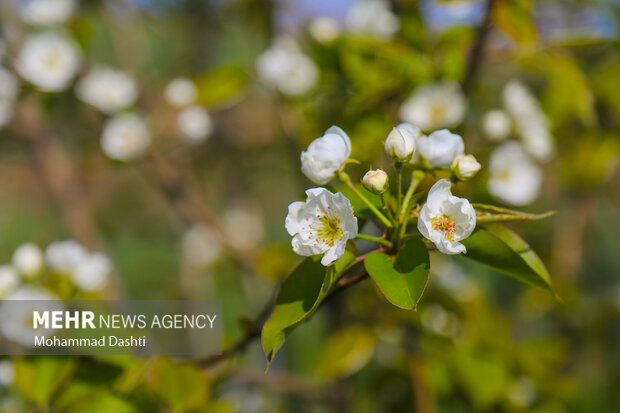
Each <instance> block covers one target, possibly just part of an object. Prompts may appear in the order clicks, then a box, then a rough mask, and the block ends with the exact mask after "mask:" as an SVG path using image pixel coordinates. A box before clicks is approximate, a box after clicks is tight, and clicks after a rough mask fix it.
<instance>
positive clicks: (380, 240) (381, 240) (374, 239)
mask: <svg viewBox="0 0 620 413" xmlns="http://www.w3.org/2000/svg"><path fill="white" fill-rule="evenodd" d="M357 238H359V239H364V240H366V241H372V242H376V243H377V244H379V245H383V246H384V247H388V248H392V243H391V242H390V241H388V240H386V239H384V238H380V237H375V236H373V235H367V234H357Z"/></svg>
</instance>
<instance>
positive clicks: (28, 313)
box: [0, 286, 63, 347]
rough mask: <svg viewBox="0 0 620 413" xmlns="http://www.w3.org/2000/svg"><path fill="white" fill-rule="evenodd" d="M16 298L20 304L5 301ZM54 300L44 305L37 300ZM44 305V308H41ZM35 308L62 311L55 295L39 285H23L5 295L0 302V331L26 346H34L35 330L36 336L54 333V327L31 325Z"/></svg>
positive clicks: (61, 306)
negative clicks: (35, 327)
mask: <svg viewBox="0 0 620 413" xmlns="http://www.w3.org/2000/svg"><path fill="white" fill-rule="evenodd" d="M11 300H18V301H21V303H20V305H15V303H7V301H11ZM43 300H46V301H47V300H54V301H52V302H50V303H46V304H45V306H43V305H42V303H39V301H43ZM43 307H45V308H43ZM35 310H39V311H41V310H49V311H62V310H63V305H62V302H61V301H60V300H58V298H57V297H56V296H54V295H53V294H52V293H51V292H49V291H48V290H46V289H43V288H41V287H33V286H23V287H20V288H19V289H18V290H16V291H15V292H13V293H12V294H10V295H9V296H7V297H6V298H5V299H4V301H3V302H2V303H0V333H2V335H3V336H4V337H6V338H7V339H9V340H11V341H13V342H15V343H18V344H21V345H23V346H26V347H33V346H34V337H35V332H36V335H37V336H43V337H47V336H49V335H51V334H53V333H54V331H55V330H54V329H52V328H45V327H41V326H39V327H38V328H37V329H36V330H34V329H33V327H32V313H33V311H35Z"/></svg>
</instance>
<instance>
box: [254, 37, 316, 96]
mask: <svg viewBox="0 0 620 413" xmlns="http://www.w3.org/2000/svg"><path fill="white" fill-rule="evenodd" d="M256 71H257V73H258V76H259V77H260V78H261V80H262V81H263V82H265V83H266V84H268V85H271V86H274V87H276V88H278V89H279V90H280V91H281V92H282V93H284V94H286V95H301V94H304V93H306V92H308V91H309V90H310V89H311V88H312V87H313V86H314V85H315V84H316V83H317V81H318V79H319V70H318V69H317V67H316V65H315V64H314V62H313V61H312V59H310V58H309V57H308V56H306V55H304V54H303V53H301V51H300V50H299V47H298V46H297V44H296V43H295V41H294V40H293V39H291V38H288V37H280V38H278V39H277V40H276V41H275V42H274V45H273V46H272V47H271V48H269V49H267V50H266V51H264V52H263V53H262V54H261V55H260V56H259V57H258V60H257V61H256Z"/></svg>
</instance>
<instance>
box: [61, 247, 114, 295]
mask: <svg viewBox="0 0 620 413" xmlns="http://www.w3.org/2000/svg"><path fill="white" fill-rule="evenodd" d="M111 271H112V264H111V263H110V259H109V258H108V257H107V256H106V255H105V254H103V253H101V252H93V253H90V254H86V255H85V256H84V257H82V259H81V260H80V261H79V262H77V265H76V266H75V268H74V270H73V271H72V272H71V273H70V275H71V278H72V279H73V282H74V283H75V285H77V286H78V288H80V289H81V290H84V291H96V290H100V289H101V288H103V287H104V286H105V284H106V283H107V281H108V276H109V275H110V272H111Z"/></svg>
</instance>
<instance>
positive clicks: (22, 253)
mask: <svg viewBox="0 0 620 413" xmlns="http://www.w3.org/2000/svg"><path fill="white" fill-rule="evenodd" d="M12 262H13V267H14V268H15V269H16V270H17V271H18V272H19V273H20V274H21V276H22V277H24V278H26V279H30V278H34V277H36V276H37V275H38V274H39V273H40V272H41V269H42V268H43V253H42V252H41V249H40V248H39V247H38V246H37V245H36V244H33V243H31V242H28V243H26V244H22V245H20V246H19V247H18V248H17V249H16V250H15V252H14V253H13V259H12Z"/></svg>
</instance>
